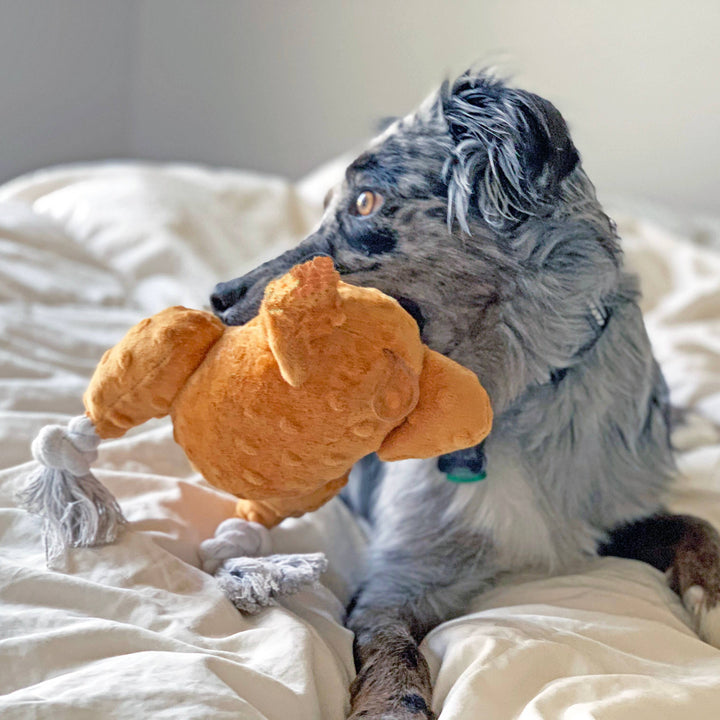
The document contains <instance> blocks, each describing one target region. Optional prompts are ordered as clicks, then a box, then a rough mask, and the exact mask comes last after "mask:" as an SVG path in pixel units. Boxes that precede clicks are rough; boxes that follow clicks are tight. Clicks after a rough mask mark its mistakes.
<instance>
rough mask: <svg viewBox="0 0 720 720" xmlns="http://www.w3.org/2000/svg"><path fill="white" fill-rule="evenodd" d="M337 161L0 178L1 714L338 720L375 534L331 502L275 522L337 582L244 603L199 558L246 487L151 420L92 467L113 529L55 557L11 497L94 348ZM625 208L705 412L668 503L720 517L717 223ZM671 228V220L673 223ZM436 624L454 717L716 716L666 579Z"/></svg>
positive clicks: (438, 695)
mask: <svg viewBox="0 0 720 720" xmlns="http://www.w3.org/2000/svg"><path fill="white" fill-rule="evenodd" d="M333 172H334V171H333V170H331V171H329V173H324V174H320V175H318V176H316V177H315V178H312V179H310V180H308V181H307V182H305V183H302V184H301V185H299V186H297V187H293V186H291V185H289V184H287V183H285V182H282V181H279V180H276V179H269V178H265V177H259V176H256V175H251V174H247V173H240V172H231V171H210V170H203V169H199V168H192V167H179V166H171V167H147V166H136V165H116V166H100V167H79V168H74V169H59V170H54V171H48V172H43V173H39V174H37V175H34V176H30V177H26V178H21V179H20V180H17V181H15V182H14V183H10V184H8V185H6V186H4V187H2V188H0V328H1V335H0V336H1V338H2V341H1V344H0V468H5V469H3V470H0V600H1V604H0V717H2V718H3V719H4V718H52V720H64V719H66V718H72V719H73V720H75V719H77V718H123V719H128V720H129V719H131V718H132V719H133V720H135V718H137V717H148V718H164V717H173V718H225V717H227V718H231V717H232V718H268V719H277V720H287V719H288V718H293V719H296V720H306V719H307V720H311V719H320V718H323V719H325V718H328V719H332V718H342V717H343V716H344V713H345V712H346V710H347V691H346V688H347V686H348V684H349V682H350V681H351V679H352V677H353V675H354V670H353V662H352V638H351V635H350V633H349V632H347V631H346V630H345V629H343V628H342V626H341V624H340V619H341V615H342V607H343V604H344V603H345V602H346V601H347V599H348V594H349V592H350V591H351V587H352V583H353V582H354V578H356V577H357V576H358V574H359V572H360V568H361V562H362V548H363V546H364V536H363V532H362V529H361V528H360V527H359V525H358V524H357V523H356V522H355V520H354V519H353V518H352V517H351V516H350V515H349V513H348V512H347V510H346V509H345V507H344V505H343V504H342V503H341V502H340V501H337V500H336V501H333V502H331V503H330V504H328V505H327V506H325V507H324V508H322V509H321V510H320V511H319V512H317V513H315V514H313V515H311V516H306V517H304V518H302V519H300V520H294V521H286V523H284V524H283V525H282V526H281V527H279V528H277V529H276V530H275V531H273V539H274V542H275V547H276V548H277V550H278V551H283V550H285V549H288V550H289V549H293V550H301V551H302V550H318V549H319V550H324V551H325V552H327V553H328V555H329V558H330V570H329V572H328V573H327V574H326V576H325V577H324V585H323V586H322V587H319V588H317V589H313V590H307V591H305V592H303V593H301V594H299V595H297V596H295V597H294V598H291V599H289V600H287V601H286V602H285V603H284V606H283V607H279V608H274V609H269V610H267V611H265V612H263V613H261V614H260V615H258V616H255V617H243V616H241V615H240V614H239V613H237V612H236V610H235V609H234V608H233V607H232V605H231V604H230V603H229V602H228V601H227V600H226V599H225V598H224V597H223V595H222V594H221V593H220V591H219V590H218V589H217V588H216V587H215V584H214V581H213V579H212V578H210V577H208V576H206V575H205V574H204V573H203V572H201V571H200V570H199V569H198V556H197V546H198V543H199V542H200V541H201V540H202V539H204V538H205V537H208V536H209V535H211V534H212V532H213V530H214V528H215V526H216V525H217V524H218V523H219V522H220V521H221V520H222V519H224V518H225V517H227V516H228V515H229V514H230V513H231V510H232V504H233V503H232V499H231V498H229V497H228V496H226V495H224V494H223V493H220V492H218V491H216V490H214V489H212V488H211V487H209V486H208V485H207V484H206V483H204V482H203V481H202V480H201V479H200V478H199V477H198V476H197V475H196V474H194V473H193V472H192V470H191V469H190V467H189V466H188V464H187V461H186V460H185V458H184V456H183V454H182V452H181V451H180V450H179V449H178V448H177V446H176V445H175V444H174V443H173V441H172V435H171V430H170V427H169V425H168V423H167V422H165V421H156V422H152V423H149V424H148V425H146V426H144V427H142V428H138V429H136V430H135V431H133V432H131V433H130V434H129V436H127V437H125V438H122V439H120V440H116V441H112V442H107V443H105V444H104V445H103V447H102V449H101V454H100V458H99V461H98V462H97V463H96V466H95V467H96V468H97V474H98V476H99V477H100V479H101V480H102V481H103V482H105V483H106V484H107V485H108V486H109V487H110V488H111V489H112V491H113V492H114V493H115V494H116V496H117V497H118V498H119V500H120V501H121V504H122V506H123V509H124V510H125V513H126V515H127V516H128V518H129V519H130V521H131V524H130V528H129V530H128V531H127V532H126V533H125V534H124V536H123V538H122V540H121V541H120V542H118V543H117V544H116V545H113V546H109V547H104V548H99V549H88V550H81V551H76V552H74V553H73V554H72V555H71V557H70V559H69V561H68V565H67V568H66V571H65V572H52V571H49V570H47V569H46V567H45V559H44V555H43V550H42V545H41V541H40V534H39V533H40V523H39V521H38V520H37V519H36V518H34V517H31V516H29V515H27V514H26V513H24V512H22V511H20V510H18V509H16V508H15V506H14V500H13V495H14V492H15V491H16V489H17V488H18V486H19V484H20V482H21V476H22V474H23V473H25V472H27V470H28V469H29V468H30V467H32V465H31V464H30V463H29V462H28V461H29V458H30V453H29V443H30V440H31V439H32V437H34V435H35V433H36V432H37V431H38V429H39V428H40V427H41V426H42V425H44V424H46V423H48V422H55V421H64V420H66V419H68V418H69V417H70V416H72V415H76V414H78V413H80V412H81V411H82V404H81V396H82V392H83V390H84V388H85V385H86V383H87V380H88V378H89V375H90V373H91V372H92V370H93V368H94V365H95V363H96V362H97V360H98V359H99V357H100V355H101V354H102V352H103V351H104V350H105V349H106V348H107V347H109V346H110V345H111V344H113V343H114V342H116V341H117V340H118V339H119V338H120V337H121V336H122V334H123V333H124V332H125V330H126V329H127V328H128V327H129V325H130V324H132V323H134V322H136V321H137V320H138V319H139V318H141V317H143V316H145V315H148V314H150V313H152V312H155V311H157V310H160V309H161V308H163V307H165V306H167V305H170V304H177V303H182V304H186V305H191V306H196V307H202V306H203V305H205V303H206V298H207V295H208V291H209V290H210V289H211V288H212V286H213V284H214V283H215V282H216V281H217V280H221V279H228V278H230V277H232V276H235V275H236V274H238V273H240V272H243V271H245V270H247V269H250V268H251V267H253V266H254V265H256V264H257V263H258V262H259V261H261V260H263V259H266V258H269V257H271V256H274V255H276V254H277V253H278V252H280V251H281V250H282V249H284V248H286V247H289V246H290V245H291V244H292V243H293V242H295V241H296V240H297V239H298V238H299V237H301V236H302V235H303V234H304V233H306V232H307V231H308V230H309V229H310V227H311V225H312V224H313V223H314V222H315V220H316V218H317V216H318V213H319V205H320V201H319V200H320V198H321V197H322V195H323V192H324V187H325V185H326V183H327V182H328V181H329V178H330V177H331V176H332V175H333ZM645 216H646V213H643V214H642V215H640V214H637V213H635V212H633V213H627V212H625V213H624V214H623V213H622V212H620V213H619V214H618V213H616V218H617V219H618V220H619V225H620V230H621V233H622V235H623V236H624V238H625V240H626V249H627V253H628V259H629V261H630V262H631V264H633V265H634V266H635V267H637V268H638V269H639V270H640V272H641V274H642V279H643V286H644V290H645V300H644V304H645V309H646V311H647V319H648V325H649V328H650V331H651V335H652V339H653V342H654V344H655V347H656V352H657V355H658V357H659V358H660V360H661V362H662V363H663V366H664V369H665V371H666V374H667V376H668V380H669V382H670V385H671V388H672V392H673V398H674V400H675V402H677V403H680V404H688V405H691V406H693V407H695V408H696V409H697V410H698V411H700V413H701V414H702V415H703V416H704V417H705V418H707V419H709V420H711V421H713V422H714V423H715V424H716V425H713V422H706V421H698V422H697V423H696V425H695V426H694V428H693V429H692V430H691V431H690V432H686V433H685V434H684V436H683V437H681V438H678V441H679V442H681V443H682V446H683V448H684V452H683V454H682V455H681V467H682V469H683V471H684V474H685V476H684V478H683V479H682V481H681V482H680V483H679V484H678V487H677V488H676V489H675V491H674V492H673V494H672V497H671V498H670V503H671V506H672V507H673V508H675V509H678V510H681V511H687V512H694V513H696V514H699V515H702V516H703V517H706V518H708V519H710V520H712V521H713V522H715V523H716V524H717V525H718V526H719V527H720V479H719V478H720V473H719V472H718V470H719V469H720V433H718V430H717V429H716V427H718V426H720V253H719V252H718V248H720V233H718V232H717V227H718V226H717V224H713V223H712V222H710V221H707V222H703V221H698V220H697V219H695V220H688V219H685V218H679V217H676V216H673V217H672V218H670V219H669V220H667V219H666V220H665V221H664V223H665V227H666V229H663V226H662V225H659V224H656V223H653V222H650V221H647V220H645V219H643V217H645ZM667 228H672V230H670V229H667ZM472 609H473V612H472V613H471V614H468V615H466V616H464V617H462V618H459V619H457V620H454V621H452V622H449V623H446V624H444V625H442V626H441V627H439V628H437V629H435V630H434V631H433V632H431V633H430V635H429V636H428V637H427V639H426V640H425V642H424V643H423V650H424V652H425V653H426V655H427V657H428V660H429V662H430V665H431V668H432V670H433V674H434V677H435V679H436V685H435V686H436V691H435V710H436V712H438V713H440V712H441V716H440V717H441V718H442V720H450V719H451V718H458V719H461V720H471V719H474V718H478V717H482V718H484V719H485V720H494V719H498V720H500V719H501V718H502V719H505V718H523V719H524V720H529V719H531V718H532V719H533V720H534V719H536V718H548V719H551V718H552V719H554V718H567V719H568V720H571V719H572V720H576V719H580V718H603V719H610V718H613V719H617V718H632V720H644V719H645V718H648V719H649V718H652V720H658V718H662V719H666V718H668V719H669V718H682V720H688V719H689V718H692V719H693V720H699V719H702V718H707V719H708V720H710V719H711V718H712V719H713V720H715V719H716V718H719V717H720V651H719V650H716V649H714V648H712V647H710V646H708V645H706V644H704V643H703V642H701V641H700V640H699V639H697V637H696V636H695V635H694V633H693V631H692V629H691V628H690V627H689V622H690V620H689V617H688V616H687V614H686V613H685V611H684V610H683V608H682V606H681V605H680V603H679V601H678V600H677V598H676V597H675V596H674V595H673V594H672V593H671V592H670V591H669V590H668V589H667V588H666V587H665V584H664V580H663V577H662V575H661V574H660V573H658V572H656V571H655V570H653V569H652V568H650V567H648V566H644V565H642V564H640V563H635V562H632V561H623V560H618V559H604V560H598V561H596V562H593V563H591V564H590V565H589V567H588V568H587V569H586V570H585V571H584V572H582V573H580V574H576V575H571V576H565V577H560V578H553V579H542V578H523V579H520V580H517V581H515V582H513V583H508V584H507V585H504V586H502V587H499V588H497V589H495V590H493V591H492V592H490V593H488V594H486V595H484V596H482V597H480V598H478V599H477V602H476V603H475V605H474V607H473V608H472Z"/></svg>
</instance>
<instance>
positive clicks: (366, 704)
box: [347, 518, 490, 720]
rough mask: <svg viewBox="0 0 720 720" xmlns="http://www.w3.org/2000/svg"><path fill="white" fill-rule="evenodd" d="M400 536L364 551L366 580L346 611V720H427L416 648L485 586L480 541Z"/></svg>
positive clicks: (426, 682) (426, 690)
mask: <svg viewBox="0 0 720 720" xmlns="http://www.w3.org/2000/svg"><path fill="white" fill-rule="evenodd" d="M406 519H407V518H406ZM404 539H405V541H406V544H405V545H404V547H398V546H397V545H396V546H394V547H389V548H388V547H385V548H383V549H382V551H381V552H379V553H378V552H377V549H376V552H374V553H371V558H372V559H371V569H370V573H369V576H368V579H367V581H366V582H365V584H364V585H363V587H362V588H361V590H360V591H359V592H358V594H357V596H356V599H355V600H354V601H353V603H351V607H350V609H349V615H348V621H347V625H348V627H349V628H350V629H351V630H353V632H354V633H355V645H354V651H355V662H356V667H357V671H358V674H357V677H356V679H355V681H354V682H353V683H352V686H351V688H350V694H351V704H352V714H351V718H352V720H360V718H363V719H364V720H379V719H380V718H382V719H383V720H411V719H415V720H417V719H418V718H434V717H435V715H434V714H433V712H432V710H431V703H432V687H431V679H430V672H429V669H428V665H427V662H426V660H425V658H424V657H423V655H422V652H421V651H420V650H419V648H418V645H419V643H420V641H421V640H422V638H423V637H424V636H425V635H426V634H427V632H429V631H430V630H431V629H432V628H433V627H435V626H436V625H438V624H439V623H440V622H443V621H444V620H448V619H450V618H451V617H454V616H457V615H459V614H461V613H462V612H463V611H464V610H465V609H466V607H467V604H468V601H469V600H470V598H472V597H473V596H474V595H476V594H477V593H478V592H481V591H482V590H484V589H485V588H487V587H488V585H489V584H490V577H489V574H488V573H487V570H486V569H485V565H484V562H483V556H484V554H485V551H486V550H487V544H486V543H483V542H482V541H481V539H480V538H478V537H477V536H472V535H469V534H466V535H465V536H464V537H459V536H451V535H450V534H449V533H448V534H447V535H446V536H445V537H443V538H442V539H439V538H438V537H437V536H435V537H428V536H425V537H418V538H417V539H416V538H409V537H407V535H405V536H404Z"/></svg>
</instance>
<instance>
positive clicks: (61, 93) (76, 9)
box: [0, 0, 136, 181]
mask: <svg viewBox="0 0 720 720" xmlns="http://www.w3.org/2000/svg"><path fill="white" fill-rule="evenodd" d="M135 9H136V8H135V4H134V2H128V1H126V0H121V1H117V0H0V181H2V180H7V179H8V178H11V177H13V176H15V175H18V174H20V173H22V172H26V171H28V170H34V169H36V168H38V167H42V166H44V165H52V164H55V163H61V162H69V161H73V160H93V159H98V158H104V157H108V156H113V155H117V156H120V155H126V154H128V152H129V145H128V143H129V138H130V112H129V108H128V96H129V92H130V81H131V76H130V62H129V61H130V52H129V47H130V46H129V41H130V39H131V32H132V30H133V23H132V20H133V14H134V12H135Z"/></svg>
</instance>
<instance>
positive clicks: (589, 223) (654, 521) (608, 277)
mask: <svg viewBox="0 0 720 720" xmlns="http://www.w3.org/2000/svg"><path fill="white" fill-rule="evenodd" d="M316 255H329V256H330V257H332V258H333V259H334V261H335V264H336V266H337V268H338V270H339V271H340V273H341V274H342V275H343V276H344V279H345V280H347V281H348V282H350V283H355V284H358V285H366V286H373V287H377V288H379V289H380V290H382V291H384V292H386V293H388V294H389V295H392V296H394V297H396V298H397V299H398V301H399V302H400V303H401V304H402V305H403V306H404V307H405V308H406V309H407V310H408V311H409V312H410V313H411V314H412V315H413V316H414V317H415V318H416V320H417V322H418V324H419V326H420V328H421V333H422V338H423V341H424V342H425V343H427V344H428V345H429V346H430V347H431V348H433V349H434V350H437V351H439V352H441V353H444V354H445V355H448V356H449V357H451V358H453V359H454V360H456V361H458V362H460V363H462V364H463V365H466V366H467V367H469V368H471V369H472V370H474V371H475V372H476V373H477V375H478V376H479V378H480V380H481V381H482V383H483V385H484V386H485V387H486V388H487V390H488V393H489V395H490V397H491V399H492V402H493V407H494V412H495V418H496V420H495V425H494V428H493V430H492V433H491V434H490V436H489V438H488V439H487V440H486V441H485V443H484V444H483V445H482V446H481V447H478V448H475V449H473V450H472V451H465V452H463V453H456V454H454V455H451V456H445V457H443V458H440V459H437V460H430V461H405V462H401V463H395V464H392V465H388V466H383V465H382V464H381V463H379V462H378V461H377V460H375V459H373V458H372V457H371V458H366V459H365V460H364V461H362V462H361V463H360V465H359V466H358V467H356V469H355V471H354V472H353V477H352V479H351V483H350V486H349V487H348V491H349V492H348V497H350V498H351V500H353V501H354V503H355V507H356V508H357V509H359V510H360V511H362V512H364V513H366V514H367V516H368V517H369V518H370V520H371V523H372V526H373V529H374V532H373V537H372V540H371V545H370V550H369V561H368V568H369V569H368V572H367V577H366V578H365V580H364V582H363V583H362V585H361V586H360V588H359V590H358V592H357V593H356V596H355V598H354V600H353V601H352V603H351V605H350V607H349V609H348V619H347V624H348V627H349V628H351V629H352V630H353V631H354V633H355V657H356V663H357V669H358V674H357V678H356V679H355V681H354V682H353V684H352V687H351V696H352V697H351V701H352V711H351V712H352V715H351V717H352V718H361V717H362V718H367V719H368V720H369V719H371V718H416V717H433V714H432V711H431V710H430V704H431V685H430V677H429V672H428V666H427V663H426V662H425V660H424V658H423V656H422V654H421V653H420V652H419V650H418V643H419V642H420V641H421V640H422V638H423V636H424V635H425V634H426V633H427V632H428V631H429V630H430V629H431V628H433V627H434V626H436V625H437V624H438V623H441V622H442V621H444V620H447V619H449V618H451V617H453V616H457V615H458V614H460V613H462V612H463V610H464V609H465V608H466V607H467V604H468V601H469V600H470V599H471V598H472V597H473V596H475V595H477V594H478V593H480V592H482V591H483V590H485V589H487V588H489V587H491V586H492V584H493V581H494V579H495V578H496V577H497V576H498V575H499V574H500V573H503V572H507V571H513V570H518V569H521V568H529V567H531V568H541V569H545V570H547V571H549V572H552V571H557V570H561V569H563V568H567V567H569V566H571V565H572V564H574V563H576V562H578V561H582V560H583V559H584V558H587V557H589V556H593V555H597V554H605V555H617V556H621V557H627V558H635V559H639V560H643V561H645V562H648V563H651V564H652V565H654V566H655V567H656V568H659V569H660V570H662V571H664V572H666V574H667V577H668V580H669V582H670V584H671V586H672V588H673V589H674V590H675V591H676V592H677V593H678V594H679V595H680V596H681V597H682V598H683V600H684V602H685V604H686V606H687V607H688V609H689V610H690V611H691V612H692V613H693V615H694V616H695V618H696V620H697V623H698V630H699V632H700V634H701V635H703V636H704V637H705V638H706V639H707V640H709V641H710V642H712V643H713V644H715V645H718V646H720V604H718V603H719V602H720V539H719V538H718V535H717V533H716V532H715V531H714V530H713V529H712V528H711V527H710V526H709V525H708V524H706V523H705V522H703V521H701V520H699V519H696V518H692V517H689V516H674V515H670V514H668V513H666V512H665V511H664V510H663V508H662V506H661V501H660V497H661V493H662V492H663V491H664V490H665V489H666V488H667V486H668V483H669V482H670V481H671V479H672V478H673V475H674V472H675V470H674V464H673V456H672V452H671V445H670V441H669V420H668V400H667V390H666V386H665V383H664V381H663V376H662V374H661V372H660V369H659V368H658V365H657V363H656V362H655V360H654V358H653V355H652V352H651V349H650V344H649V342H648V338H647V335H646V332H645V327H644V325H643V319H642V316H641V313H640V310H639V308H638V302H637V301H638V288H637V283H636V280H635V278H634V277H633V276H631V275H629V274H628V273H627V272H625V271H624V269H623V259H622V251H621V249H620V244H619V239H618V237H617V235H616V232H615V227H614V225H613V223H612V221H611V220H610V219H609V218H608V217H607V216H606V215H605V213H604V212H603V210H602V208H601V207H600V205H599V203H598V201H597V199H596V196H595V191H594V187H593V185H592V184H591V182H590V181H589V180H588V178H587V176H586V175H585V173H584V171H583V169H582V166H581V164H580V158H579V156H578V153H577V150H576V149H575V147H574V145H573V143H572V140H571V139H570V136H569V134H568V129H567V126H566V124H565V122H564V120H563V118H562V117H561V115H560V114H559V112H558V111H557V110H556V109H555V107H553V105H551V104H550V103H549V102H547V101H546V100H544V99H542V98H540V97H538V96H537V95H533V94H532V93H529V92H525V91H523V90H517V89H514V88H511V87H508V86H507V85H506V84H505V83H503V82H501V81H499V80H497V79H495V78H493V77H491V76H489V75H487V74H485V73H481V72H478V73H475V72H468V73H466V74H464V75H462V76H461V77H460V78H458V79H457V80H456V81H455V82H454V83H452V84H449V83H446V84H444V85H443V86H442V87H441V88H440V90H439V91H438V92H437V93H436V94H435V95H433V96H431V98H430V99H429V100H428V101H427V102H426V103H424V104H423V105H422V106H421V107H420V108H419V109H418V111H417V112H415V113H413V114H411V115H409V116H407V117H405V118H403V119H401V120H398V121H396V122H395V123H394V124H392V125H391V126H390V127H389V128H388V129H387V130H386V131H385V132H384V133H383V134H382V135H381V136H380V137H378V138H377V139H376V140H374V141H373V142H372V143H371V144H370V145H369V147H368V148H367V150H366V151H365V152H363V153H362V154H361V155H360V156H359V157H358V158H357V159H356V160H355V161H354V162H353V163H352V164H351V165H350V166H349V167H348V168H347V171H346V173H345V179H344V180H343V181H342V183H340V184H339V185H338V186H337V187H336V188H334V189H333V190H332V191H331V193H330V194H329V195H328V198H327V200H326V209H325V214H324V216H323V218H322V221H321V223H320V225H319V227H318V228H317V230H316V231H315V232H313V233H312V234H311V235H310V236H309V237H307V238H306V239H305V240H303V241H302V242H301V243H300V244H299V245H298V246H297V247H296V248H295V249H293V250H290V251H288V252H286V253H285V254H283V255H281V256H280V257H278V258H277V259H275V260H271V261H270V262H267V263H265V264H264V265H262V266H260V267H258V268H257V269H256V270H254V271H252V272H250V273H249V274H247V275H245V276H243V277H240V278H238V279H236V280H232V281H230V282H227V283H222V284H220V285H218V287H217V288H216V290H215V293H214V295H213V296H212V303H213V306H214V308H215V311H216V313H217V314H218V315H219V317H220V318H222V319H223V320H224V321H225V322H226V323H228V324H231V325H236V324H242V323H244V322H246V321H247V320H248V319H250V318H251V317H252V316H253V315H254V314H255V313H256V311H257V309H258V306H259V303H260V300H261V297H262V294H263V290H264V288H265V285H266V284H267V282H268V281H269V280H271V279H272V278H274V277H276V276H278V275H281V274H282V273H284V272H286V271H287V270H288V268H290V267H291V266H292V265H294V264H296V263H298V262H301V261H303V260H306V259H308V258H310V257H313V256H316ZM458 470H459V471H460V472H461V473H462V472H465V473H470V474H471V475H472V474H473V473H475V474H476V476H477V477H482V476H483V475H485V474H486V479H485V480H484V481H482V482H472V483H453V482H449V481H448V474H451V475H452V473H453V472H455V473H457V471H458Z"/></svg>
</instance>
